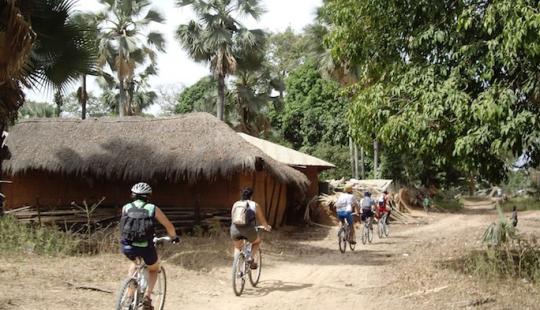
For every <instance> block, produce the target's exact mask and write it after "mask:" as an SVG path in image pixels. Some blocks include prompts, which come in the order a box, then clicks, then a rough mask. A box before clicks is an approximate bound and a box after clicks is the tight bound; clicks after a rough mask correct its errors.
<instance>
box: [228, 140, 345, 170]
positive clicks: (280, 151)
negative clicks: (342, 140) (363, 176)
mask: <svg viewBox="0 0 540 310" xmlns="http://www.w3.org/2000/svg"><path fill="white" fill-rule="evenodd" d="M238 134H239V135H240V136H241V137H242V138H243V139H244V140H246V141H247V142H249V143H251V144H253V145H254V146H256V147H257V148H259V149H260V150H261V151H263V152H264V153H265V154H266V155H268V156H270V157H272V158H273V159H275V160H277V161H279V162H280V163H283V164H286V165H289V166H296V167H317V168H319V169H320V170H324V169H330V168H335V167H336V166H334V165H333V164H331V163H329V162H327V161H324V160H322V159H319V158H317V157H315V156H311V155H308V154H305V153H302V152H299V151H296V150H293V149H291V148H288V147H285V146H283V145H279V144H276V143H272V142H270V141H266V140H263V139H259V138H256V137H253V136H250V135H247V134H245V133H238Z"/></svg>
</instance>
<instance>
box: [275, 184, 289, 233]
mask: <svg viewBox="0 0 540 310" xmlns="http://www.w3.org/2000/svg"><path fill="white" fill-rule="evenodd" d="M282 187H283V184H279V191H278V200H277V204H276V211H275V213H274V221H273V223H272V225H277V224H278V223H279V222H278V214H279V208H280V207H281V206H280V205H279V202H280V199H281V188H282ZM285 207H287V206H285Z"/></svg>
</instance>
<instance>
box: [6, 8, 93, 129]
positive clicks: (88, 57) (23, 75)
mask: <svg viewBox="0 0 540 310" xmlns="http://www.w3.org/2000/svg"><path fill="white" fill-rule="evenodd" d="M73 4H74V2H73V1H67V0H48V1H37V0H29V1H15V0H0V16H1V17H2V18H0V93H1V96H0V122H1V126H0V127H2V128H0V130H2V129H4V128H5V126H6V125H7V123H8V122H9V121H10V120H13V118H14V117H15V116H16V112H17V109H18V108H19V107H20V106H21V105H22V104H23V102H24V94H23V92H22V90H21V87H22V86H26V87H33V88H36V87H48V88H53V89H54V90H57V91H60V92H63V91H64V90H65V89H66V86H67V85H69V84H70V83H73V82H74V81H76V80H77V78H78V77H79V76H80V75H81V74H84V73H90V72H92V69H93V66H94V64H95V58H94V55H92V53H91V49H90V48H89V44H88V41H87V40H86V36H85V29H83V28H81V27H80V26H79V25H77V24H76V23H75V22H73V20H72V12H73V10H72V8H73Z"/></svg>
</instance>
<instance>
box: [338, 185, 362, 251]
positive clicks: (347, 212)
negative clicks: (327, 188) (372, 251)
mask: <svg viewBox="0 0 540 310" xmlns="http://www.w3.org/2000/svg"><path fill="white" fill-rule="evenodd" d="M344 191H345V192H344V193H342V194H340V195H339V197H338V199H337V201H336V213H337V216H338V218H339V220H340V221H341V222H342V223H343V221H345V220H346V221H347V224H349V227H350V229H351V240H350V241H349V242H350V243H351V244H356V235H355V232H354V221H353V216H352V213H353V211H354V210H356V209H357V208H358V202H357V201H356V198H355V197H354V195H353V186H352V184H347V185H345V189H344Z"/></svg>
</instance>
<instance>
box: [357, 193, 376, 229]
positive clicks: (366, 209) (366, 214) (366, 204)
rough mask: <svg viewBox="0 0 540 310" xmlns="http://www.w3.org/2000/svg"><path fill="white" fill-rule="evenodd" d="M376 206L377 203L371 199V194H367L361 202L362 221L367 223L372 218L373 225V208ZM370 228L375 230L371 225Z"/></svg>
mask: <svg viewBox="0 0 540 310" xmlns="http://www.w3.org/2000/svg"><path fill="white" fill-rule="evenodd" d="M374 206H375V201H373V199H371V193H370V192H365V193H364V198H362V200H361V201H360V208H361V211H362V221H367V219H369V218H371V223H373V216H374V214H373V207H374ZM370 228H371V229H373V225H370Z"/></svg>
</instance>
